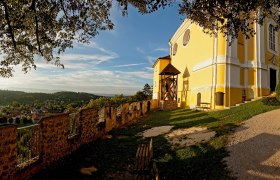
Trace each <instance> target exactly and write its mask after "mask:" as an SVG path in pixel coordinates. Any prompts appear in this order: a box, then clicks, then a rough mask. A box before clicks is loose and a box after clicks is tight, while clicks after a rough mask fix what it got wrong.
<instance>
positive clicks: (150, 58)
mask: <svg viewBox="0 0 280 180" xmlns="http://www.w3.org/2000/svg"><path fill="white" fill-rule="evenodd" d="M146 58H147V60H148V62H149V63H150V64H154V62H155V61H156V60H157V57H153V56H147V57H146Z"/></svg>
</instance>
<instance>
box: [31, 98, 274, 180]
mask: <svg viewBox="0 0 280 180" xmlns="http://www.w3.org/2000/svg"><path fill="white" fill-rule="evenodd" d="M275 108H276V107H269V106H263V105H262V104H260V102H259V101H256V102H253V103H251V104H250V103H248V104H245V105H243V106H239V107H236V108H234V109H231V110H224V111H217V112H202V111H194V110H187V109H177V110H174V111H156V112H154V113H151V114H149V115H148V116H145V117H143V118H142V119H141V120H140V121H139V122H138V123H136V124H135V125H132V126H129V127H126V128H123V129H119V130H114V131H111V132H110V134H112V135H113V138H112V139H106V140H97V141H95V142H92V143H90V144H88V145H85V146H82V147H81V148H79V149H78V150H77V151H76V152H74V153H72V154H71V155H69V156H66V157H64V158H62V159H60V160H59V161H57V162H56V163H54V164H52V165H51V166H50V167H48V168H47V169H46V170H44V171H42V172H41V173H39V174H38V175H36V176H35V177H34V179H41V180H43V179H114V175H116V174H118V173H119V174H122V173H123V174H125V173H130V172H131V171H132V169H133V164H134V162H135V154H136V149H137V146H138V145H139V144H140V143H143V142H147V141H148V140H149V139H148V138H147V139H143V138H142V137H140V136H136V134H138V133H140V132H143V131H144V130H146V129H149V128H152V127H156V126H164V125H168V124H170V125H174V126H175V127H174V129H178V128H189V127H192V126H207V127H208V128H210V129H212V130H214V131H216V136H215V137H214V138H212V139H211V140H210V141H209V142H208V143H204V144H199V145H196V146H191V147H185V148H182V149H172V148H171V146H170V144H169V143H168V142H167V140H166V139H165V138H164V135H160V136H157V137H154V138H153V141H154V157H155V159H156V160H157V161H158V163H157V164H158V167H159V171H160V177H161V179H232V176H231V172H230V171H229V170H228V169H227V167H226V164H225V162H224V161H223V159H224V157H226V156H227V155H228V152H227V151H226V149H225V145H226V142H227V137H228V135H229V134H230V133H232V132H233V131H234V130H235V128H236V127H237V126H238V124H239V123H240V122H242V121H244V120H245V119H248V118H249V117H251V116H253V115H256V114H259V113H261V112H265V111H269V110H272V109H275ZM233 114H234V115H233ZM118 136H125V138H123V139H119V138H117V137H118ZM91 166H94V167H96V168H97V169H98V171H97V172H96V173H94V174H92V175H91V176H85V175H82V174H81V173H80V168H82V167H91ZM123 174H122V175H123ZM115 177H116V176H115ZM121 177H123V179H125V178H124V176H121Z"/></svg>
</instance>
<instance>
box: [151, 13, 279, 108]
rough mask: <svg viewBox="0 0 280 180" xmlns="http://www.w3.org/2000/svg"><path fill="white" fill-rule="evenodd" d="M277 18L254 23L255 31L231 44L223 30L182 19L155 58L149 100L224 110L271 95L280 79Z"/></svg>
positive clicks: (181, 105) (173, 104) (168, 104)
mask: <svg viewBox="0 0 280 180" xmlns="http://www.w3.org/2000/svg"><path fill="white" fill-rule="evenodd" d="M274 25H275V22H274V21H273V20H272V19H270V18H266V19H265V21H264V23H263V25H259V24H256V23H255V24H252V27H253V28H254V29H255V31H256V34H255V35H254V37H252V38H250V39H246V38H245V36H244V35H243V34H242V33H239V35H238V39H235V40H233V41H232V43H231V45H229V42H228V41H227V38H229V37H226V36H224V34H222V33H218V34H217V35H216V36H212V37H211V36H210V35H208V34H205V33H204V32H203V30H202V28H201V27H200V26H198V25H196V24H193V23H191V21H190V20H188V19H185V20H184V21H183V23H182V24H181V26H180V27H179V28H178V29H177V31H176V32H175V34H174V35H173V37H172V38H171V39H170V41H169V45H170V54H169V55H168V56H166V57H161V58H158V59H157V60H156V62H155V63H154V65H153V68H154V82H153V99H158V101H159V103H160V105H161V106H162V108H164V107H163V106H165V108H167V109H168V107H169V106H176V107H189V108H195V107H201V106H202V105H203V106H207V107H208V108H210V109H225V108H230V107H232V106H235V105H236V104H239V103H242V102H244V101H248V100H252V99H256V98H258V97H262V96H266V95H269V94H270V93H271V92H273V91H275V87H276V84H277V82H278V58H279V39H278V36H279V33H278V32H276V31H275V29H274Z"/></svg>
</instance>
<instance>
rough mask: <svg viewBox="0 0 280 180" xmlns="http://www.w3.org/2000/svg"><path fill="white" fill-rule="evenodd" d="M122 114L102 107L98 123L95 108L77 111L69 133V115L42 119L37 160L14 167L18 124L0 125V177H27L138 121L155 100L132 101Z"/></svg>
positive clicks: (155, 103)
mask: <svg viewBox="0 0 280 180" xmlns="http://www.w3.org/2000/svg"><path fill="white" fill-rule="evenodd" d="M120 107H121V114H120V115H119V116H117V113H118V112H117V107H105V108H104V121H102V122H99V120H100V119H99V114H98V110H97V109H85V110H82V111H81V112H80V113H79V116H78V121H77V124H76V126H77V129H78V131H77V132H76V133H75V134H71V135H70V128H69V126H70V118H69V114H60V115H56V116H51V117H47V118H44V119H42V120H41V121H40V122H39V127H40V129H39V130H40V138H39V139H40V156H39V159H35V160H33V161H30V162H27V163H26V166H24V167H23V168H22V167H21V168H19V167H18V166H17V162H16V157H17V144H18V143H17V142H18V140H17V136H18V134H17V127H16V126H15V125H7V126H3V127H0V179H28V178H29V177H31V176H32V175H33V174H35V173H37V172H38V171H40V170H42V169H43V168H45V167H46V166H48V165H51V164H52V163H53V162H54V161H57V160H58V159H60V158H62V157H64V156H65V155H67V154H69V153H71V152H73V151H75V150H76V149H77V148H79V147H80V146H81V145H83V144H87V143H89V142H91V141H94V140H96V139H97V138H99V137H101V136H103V135H104V134H106V133H108V132H109V131H111V130H112V129H118V128H121V127H124V126H127V125H129V124H132V123H135V122H137V120H138V119H139V117H141V116H142V115H144V114H146V113H147V112H148V111H150V110H154V109H157V108H158V101H157V100H151V101H143V102H134V103H131V104H128V103H126V104H123V105H122V106H120Z"/></svg>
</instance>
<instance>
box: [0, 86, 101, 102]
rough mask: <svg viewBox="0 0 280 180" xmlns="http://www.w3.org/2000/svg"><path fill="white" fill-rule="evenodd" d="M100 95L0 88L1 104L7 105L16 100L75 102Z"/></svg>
mask: <svg viewBox="0 0 280 180" xmlns="http://www.w3.org/2000/svg"><path fill="white" fill-rule="evenodd" d="M98 97H100V96H97V95H94V94H89V93H83V92H68V91H67V92H66V91H65V92H56V93H52V94H47V93H26V92H22V91H10V90H0V106H7V105H9V104H11V103H12V102H14V101H16V102H18V103H20V104H32V103H33V102H34V101H37V102H45V101H63V102H64V103H73V102H81V101H89V100H91V99H96V98H98Z"/></svg>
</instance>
